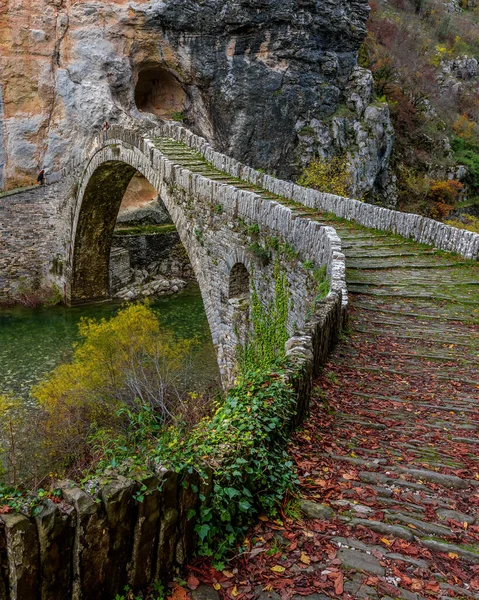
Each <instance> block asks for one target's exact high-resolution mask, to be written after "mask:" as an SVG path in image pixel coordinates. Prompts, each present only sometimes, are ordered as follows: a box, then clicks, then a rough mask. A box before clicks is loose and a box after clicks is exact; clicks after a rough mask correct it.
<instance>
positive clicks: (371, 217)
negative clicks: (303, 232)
mask: <svg viewBox="0 0 479 600" xmlns="http://www.w3.org/2000/svg"><path fill="white" fill-rule="evenodd" d="M150 135H151V134H150ZM153 135H158V136H165V137H169V138H171V139H174V140H177V141H180V142H183V143H185V144H187V145H188V146H190V147H191V148H193V149H195V150H197V151H198V152H199V153H200V154H202V155H203V156H204V158H205V159H206V160H207V161H208V162H210V163H211V164H212V165H213V166H215V167H216V168H217V169H220V170H222V171H224V172H226V173H229V174H230V175H233V176H234V177H238V178H240V179H243V180H245V181H247V182H249V183H252V184H254V185H257V186H258V187H261V188H264V189H266V190H268V191H269V192H272V193H274V194H277V195H278V196H282V197H284V198H287V199H289V200H293V201H294V202H298V203H300V204H304V205H305V206H308V207H310V208H314V209H317V210H319V211H323V212H328V213H332V214H334V215H336V216H337V217H341V218H344V219H347V220H349V221H356V222H357V223H359V224H360V225H363V226H365V227H370V228H372V229H379V230H381V231H388V232H391V233H394V234H398V235H402V236H403V237H405V238H411V239H413V240H415V241H416V242H419V243H423V244H429V245H432V246H434V247H435V248H438V249H440V250H446V251H450V252H457V253H458V254H460V255H461V256H463V257H464V258H468V259H473V260H478V259H479V234H477V233H473V232H471V231H466V230H464V229H458V228H456V227H451V226H449V225H445V224H444V223H440V222H439V221H435V220H433V219H429V218H427V217H421V216H420V215H416V214H412V213H403V212H399V211H397V210H390V209H388V208H382V207H380V206H374V205H372V204H367V203H364V202H360V201H359V200H353V199H351V198H343V197H341V196H335V195H333V194H326V193H323V192H318V191H316V190H312V189H308V188H304V187H301V186H299V185H296V184H294V183H292V182H289V181H282V180H281V179H277V178H275V177H272V176H270V175H266V174H265V173H260V172H259V171H256V170H255V169H252V168H251V167H248V166H246V165H244V164H242V163H240V162H239V161H237V160H235V159H234V158H230V157H228V156H225V155H224V154H221V153H220V152H216V151H215V150H214V149H213V148H212V147H211V145H210V144H209V143H208V142H207V141H206V140H205V139H204V138H201V137H199V136H196V135H194V134H193V133H192V132H191V131H190V130H189V129H186V128H185V127H182V126H180V125H178V124H177V123H173V122H168V123H165V124H164V125H162V126H161V127H159V128H158V129H157V130H156V131H155V132H154V134H153Z"/></svg>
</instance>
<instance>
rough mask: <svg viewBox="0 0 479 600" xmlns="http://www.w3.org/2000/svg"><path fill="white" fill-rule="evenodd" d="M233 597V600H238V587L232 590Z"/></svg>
mask: <svg viewBox="0 0 479 600" xmlns="http://www.w3.org/2000/svg"><path fill="white" fill-rule="evenodd" d="M231 595H232V596H233V598H236V596H237V595H238V588H237V587H236V586H234V588H233V589H232V590H231Z"/></svg>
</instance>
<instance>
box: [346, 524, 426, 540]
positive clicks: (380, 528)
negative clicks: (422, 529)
mask: <svg viewBox="0 0 479 600" xmlns="http://www.w3.org/2000/svg"><path fill="white" fill-rule="evenodd" d="M350 524H351V525H363V526H364V527H367V528H369V529H371V530H372V531H375V532H376V533H382V534H384V535H393V536H395V537H398V538H402V539H403V540H408V541H410V542H412V541H413V540H414V534H413V533H412V532H411V530H409V529H407V528H406V527H400V526H399V525H387V524H386V523H381V521H369V520H368V519H351V521H350Z"/></svg>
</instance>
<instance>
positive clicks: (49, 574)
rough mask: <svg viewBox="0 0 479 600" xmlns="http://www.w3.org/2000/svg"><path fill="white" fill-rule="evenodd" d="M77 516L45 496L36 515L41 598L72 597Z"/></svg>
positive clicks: (43, 599)
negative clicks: (73, 554) (45, 498)
mask: <svg viewBox="0 0 479 600" xmlns="http://www.w3.org/2000/svg"><path fill="white" fill-rule="evenodd" d="M75 521H76V516H75V512H74V510H73V509H72V508H71V509H70V510H68V511H64V510H62V509H61V508H60V507H59V506H58V505H57V504H54V503H53V502H52V501H51V500H45V501H44V502H43V505H42V507H41V510H40V512H39V513H38V514H37V515H36V516H35V522H36V525H37V530H38V541H39V546H40V592H41V597H42V600H47V599H49V598H70V597H71V594H72V583H73V582H72V573H73V564H72V550H73V545H74V541H75V524H76V523H75Z"/></svg>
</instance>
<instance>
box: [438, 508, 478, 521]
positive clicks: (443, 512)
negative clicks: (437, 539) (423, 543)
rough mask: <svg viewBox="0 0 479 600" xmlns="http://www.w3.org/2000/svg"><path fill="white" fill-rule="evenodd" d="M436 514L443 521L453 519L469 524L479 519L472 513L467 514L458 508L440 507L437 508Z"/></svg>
mask: <svg viewBox="0 0 479 600" xmlns="http://www.w3.org/2000/svg"><path fill="white" fill-rule="evenodd" d="M436 514H437V516H438V517H439V518H440V519H441V520H443V521H449V520H450V519H452V520H453V521H456V522H457V523H467V524H468V525H473V524H474V523H475V521H476V520H477V519H475V518H474V517H473V516H472V515H466V514H465V513H462V512H459V511H457V510H448V509H447V508H439V509H438V510H436Z"/></svg>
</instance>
